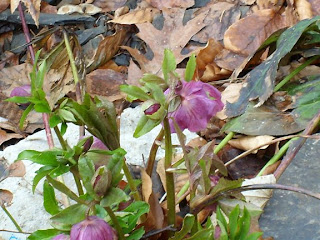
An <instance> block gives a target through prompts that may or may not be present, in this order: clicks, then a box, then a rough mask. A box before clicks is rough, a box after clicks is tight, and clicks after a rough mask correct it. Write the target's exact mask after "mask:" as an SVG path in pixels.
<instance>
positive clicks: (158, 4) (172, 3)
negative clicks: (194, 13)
mask: <svg viewBox="0 0 320 240" xmlns="http://www.w3.org/2000/svg"><path fill="white" fill-rule="evenodd" d="M146 1H147V2H148V3H149V4H150V5H151V6H153V7H155V8H158V9H160V10H163V9H166V8H174V7H179V8H189V7H192V6H193V5H194V0H146Z"/></svg>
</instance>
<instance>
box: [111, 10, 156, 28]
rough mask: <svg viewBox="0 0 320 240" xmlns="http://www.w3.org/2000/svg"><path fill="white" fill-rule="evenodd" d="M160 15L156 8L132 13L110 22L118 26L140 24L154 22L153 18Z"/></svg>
mask: <svg viewBox="0 0 320 240" xmlns="http://www.w3.org/2000/svg"><path fill="white" fill-rule="evenodd" d="M159 13H160V11H159V10H158V9H156V8H144V9H139V10H135V11H131V12H129V13H126V14H124V15H121V16H119V17H115V18H114V19H112V20H111V21H109V22H112V23H118V24H138V23H145V22H152V21H153V18H154V17H155V16H156V15H157V14H159Z"/></svg>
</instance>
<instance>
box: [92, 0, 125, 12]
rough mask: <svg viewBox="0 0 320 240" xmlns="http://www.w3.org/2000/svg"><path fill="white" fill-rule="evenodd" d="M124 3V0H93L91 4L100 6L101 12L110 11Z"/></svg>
mask: <svg viewBox="0 0 320 240" xmlns="http://www.w3.org/2000/svg"><path fill="white" fill-rule="evenodd" d="M125 3H126V0H112V1H110V0H95V1H94V2H93V5H95V6H97V7H99V8H102V11H103V12H110V11H115V10H117V9H118V8H120V7H122V6H123V5H124V4H125Z"/></svg>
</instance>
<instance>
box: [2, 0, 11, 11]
mask: <svg viewBox="0 0 320 240" xmlns="http://www.w3.org/2000/svg"><path fill="white" fill-rule="evenodd" d="M9 5H10V0H1V2H0V13H1V12H3V11H4V10H6V9H7V8H8V7H9Z"/></svg>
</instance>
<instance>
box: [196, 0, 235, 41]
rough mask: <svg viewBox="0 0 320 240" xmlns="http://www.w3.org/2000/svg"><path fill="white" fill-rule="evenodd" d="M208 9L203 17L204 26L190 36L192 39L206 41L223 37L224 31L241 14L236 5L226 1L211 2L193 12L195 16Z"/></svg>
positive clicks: (218, 39)
mask: <svg viewBox="0 0 320 240" xmlns="http://www.w3.org/2000/svg"><path fill="white" fill-rule="evenodd" d="M208 10H209V13H208V15H207V17H206V18H205V19H204V23H205V24H206V27H204V28H203V29H202V30H200V31H199V32H198V33H197V34H196V35H194V36H193V37H192V40H194V41H198V42H202V43H206V42H207V41H208V40H209V39H210V38H213V39H215V40H216V41H220V40H222V39H223V36H224V33H225V31H226V30H227V29H228V27H229V26H231V25H232V24H233V23H235V22H236V21H238V20H239V19H240V16H241V12H240V9H239V7H238V6H237V5H235V4H231V3H227V2H212V3H210V4H207V5H206V6H205V7H202V8H200V9H199V10H198V11H196V12H195V13H194V15H195V16H197V15H198V14H200V13H202V12H206V11H208Z"/></svg>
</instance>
